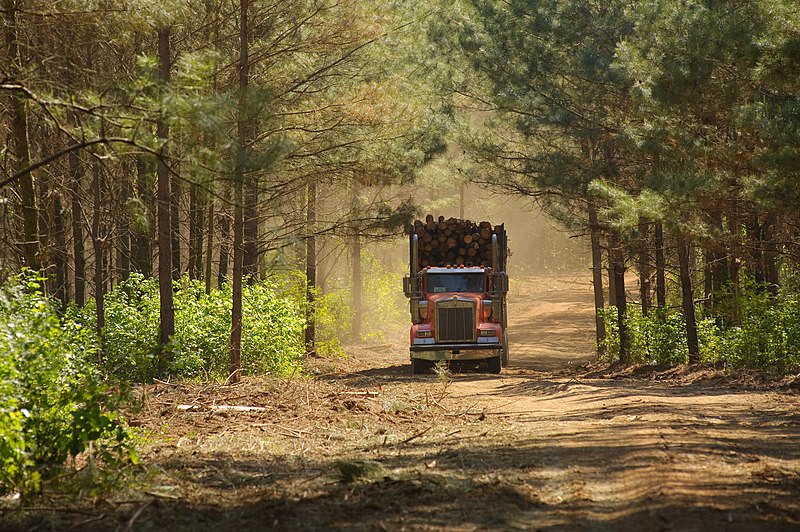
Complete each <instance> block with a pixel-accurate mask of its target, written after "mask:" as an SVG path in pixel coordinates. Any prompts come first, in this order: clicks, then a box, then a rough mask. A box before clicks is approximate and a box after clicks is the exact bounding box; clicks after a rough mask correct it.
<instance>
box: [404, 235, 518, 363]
mask: <svg viewBox="0 0 800 532" xmlns="http://www.w3.org/2000/svg"><path fill="white" fill-rule="evenodd" d="M504 236H505V235H504V234H503V235H502V237H504ZM503 240H504V238H503ZM502 244H504V241H503V242H502ZM416 245H417V242H416V235H411V243H410V247H411V273H410V275H408V276H407V277H406V278H405V279H404V291H405V293H406V296H407V297H408V298H409V299H410V311H411V322H412V325H411V331H410V357H411V368H412V372H413V373H424V372H428V371H430V370H431V368H432V367H433V365H434V364H435V363H436V362H438V361H451V360H453V361H473V362H477V363H479V365H480V366H483V367H484V368H485V369H486V370H487V371H489V372H490V373H500V371H501V368H502V367H503V366H505V365H506V364H507V363H508V335H507V332H506V293H507V292H508V277H507V275H506V273H505V272H504V271H496V270H495V269H494V268H492V267H491V266H486V265H478V266H472V265H463V264H462V265H459V266H454V265H448V264H445V265H432V266H426V267H424V268H421V269H417V268H416V264H415V263H416V260H417V257H418V256H417V253H416ZM493 245H494V246H495V251H494V253H493V255H494V261H493V262H494V264H497V265H500V264H502V263H504V261H502V260H501V257H500V255H501V254H502V256H503V258H504V246H502V245H501V243H500V242H497V238H496V236H495V242H494V243H493ZM415 270H416V271H415Z"/></svg>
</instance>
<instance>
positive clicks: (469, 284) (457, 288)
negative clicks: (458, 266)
mask: <svg viewBox="0 0 800 532" xmlns="http://www.w3.org/2000/svg"><path fill="white" fill-rule="evenodd" d="M427 281H428V292H429V293H431V292H433V293H440V292H483V291H484V276H483V274H482V273H429V274H428V277H427Z"/></svg>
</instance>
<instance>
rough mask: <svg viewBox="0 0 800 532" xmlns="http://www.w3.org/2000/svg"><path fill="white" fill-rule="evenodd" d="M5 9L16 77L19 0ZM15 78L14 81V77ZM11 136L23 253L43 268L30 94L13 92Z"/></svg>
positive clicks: (18, 69) (18, 70) (8, 2)
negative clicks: (17, 175)
mask: <svg viewBox="0 0 800 532" xmlns="http://www.w3.org/2000/svg"><path fill="white" fill-rule="evenodd" d="M3 11H4V12H5V19H6V23H5V41H6V58H7V60H8V61H9V63H10V64H9V65H8V66H9V70H10V73H11V75H12V76H14V75H19V74H21V72H22V58H21V57H20V53H19V44H18V42H17V38H18V35H17V11H18V9H17V2H16V0H3ZM12 81H14V80H13V79H12ZM8 113H9V114H10V115H11V136H12V138H13V139H14V151H15V155H16V160H17V164H16V169H17V171H18V172H22V175H21V176H20V178H19V179H18V180H17V183H18V187H19V189H18V194H19V198H20V207H21V210H22V222H23V233H22V239H21V240H22V252H23V258H24V260H25V265H26V266H27V267H28V268H30V269H32V270H35V271H38V270H39V269H40V268H41V263H40V261H39V210H38V207H37V204H36V190H35V187H34V181H33V174H32V173H31V172H30V171H29V170H27V169H28V168H29V167H30V165H31V154H30V145H29V143H28V107H27V97H26V95H25V94H24V93H23V92H22V91H13V92H12V94H11V107H10V109H8Z"/></svg>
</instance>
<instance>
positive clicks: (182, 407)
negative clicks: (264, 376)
mask: <svg viewBox="0 0 800 532" xmlns="http://www.w3.org/2000/svg"><path fill="white" fill-rule="evenodd" d="M203 408H207V409H209V410H212V411H218V412H225V411H228V412H230V411H233V412H264V411H265V410H267V409H266V408H264V407H263V406H243V405H208V406H202V405H178V410H183V411H186V410H199V409H203Z"/></svg>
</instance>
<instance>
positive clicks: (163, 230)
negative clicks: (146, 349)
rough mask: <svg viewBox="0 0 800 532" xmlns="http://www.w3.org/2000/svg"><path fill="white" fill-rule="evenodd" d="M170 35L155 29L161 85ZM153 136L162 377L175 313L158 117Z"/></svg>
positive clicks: (163, 135) (163, 132)
mask: <svg viewBox="0 0 800 532" xmlns="http://www.w3.org/2000/svg"><path fill="white" fill-rule="evenodd" d="M170 33H171V30H170V28H169V27H163V28H161V29H159V30H158V58H159V67H160V68H159V73H160V76H161V81H162V82H163V83H165V84H166V83H169V79H170V66H171V65H170V42H169V41H170ZM156 135H157V136H158V138H159V141H160V142H161V143H162V145H161V152H160V157H159V160H158V167H157V170H156V172H157V179H158V186H157V204H158V215H157V216H158V292H159V296H160V298H161V299H160V308H159V318H160V326H159V341H160V343H161V355H160V356H159V360H158V367H157V371H158V373H159V374H160V375H165V374H166V372H167V370H168V368H169V365H170V363H171V362H172V353H171V351H170V350H169V349H168V345H169V341H170V337H171V336H172V335H173V334H175V311H174V308H173V301H172V224H171V221H170V218H171V201H170V200H171V186H170V173H169V168H167V165H166V162H165V161H166V157H167V156H168V155H169V148H168V145H169V144H168V141H169V126H167V123H166V122H165V121H164V116H163V115H162V116H161V117H159V120H158V124H157V126H156Z"/></svg>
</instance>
